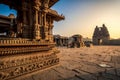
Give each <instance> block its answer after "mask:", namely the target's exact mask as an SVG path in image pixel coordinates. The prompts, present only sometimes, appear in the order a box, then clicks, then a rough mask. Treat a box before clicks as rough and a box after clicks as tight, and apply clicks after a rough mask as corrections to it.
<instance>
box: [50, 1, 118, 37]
mask: <svg viewBox="0 0 120 80" xmlns="http://www.w3.org/2000/svg"><path fill="white" fill-rule="evenodd" d="M52 9H55V10H57V11H58V13H60V14H63V15H64V16H65V20H64V21H60V22H57V23H55V25H54V30H53V31H54V34H60V35H63V36H71V35H73V34H81V35H83V37H89V38H92V36H93V32H94V28H95V27H96V26H99V27H102V24H105V25H106V26H107V28H108V30H109V33H110V37H111V38H120V0H60V1H59V2H57V3H56V4H55V5H54V6H53V7H52Z"/></svg>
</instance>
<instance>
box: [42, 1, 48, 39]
mask: <svg viewBox="0 0 120 80" xmlns="http://www.w3.org/2000/svg"><path fill="white" fill-rule="evenodd" d="M48 4H49V0H45V1H44V3H43V5H44V9H43V15H44V19H43V20H44V21H43V23H44V34H45V40H49V36H48V26H47V25H46V14H47V13H48Z"/></svg>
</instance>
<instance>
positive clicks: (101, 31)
mask: <svg viewBox="0 0 120 80" xmlns="http://www.w3.org/2000/svg"><path fill="white" fill-rule="evenodd" d="M109 40H110V34H109V32H108V29H107V27H106V26H105V24H103V25H102V27H98V26H96V28H95V30H94V33H93V44H94V45H104V44H106V43H107V42H108V41H109Z"/></svg>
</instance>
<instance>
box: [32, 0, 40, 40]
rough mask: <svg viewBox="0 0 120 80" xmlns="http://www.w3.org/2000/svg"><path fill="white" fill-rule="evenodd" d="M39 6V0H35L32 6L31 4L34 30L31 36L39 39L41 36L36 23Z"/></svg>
mask: <svg viewBox="0 0 120 80" xmlns="http://www.w3.org/2000/svg"><path fill="white" fill-rule="evenodd" d="M40 6H41V3H40V1H39V0H35V2H34V6H33V9H34V24H33V26H34V31H33V38H34V39H36V40H40V39H41V37H40V25H39V24H38V20H39V18H38V17H39V16H38V15H39V14H38V12H39V10H40Z"/></svg>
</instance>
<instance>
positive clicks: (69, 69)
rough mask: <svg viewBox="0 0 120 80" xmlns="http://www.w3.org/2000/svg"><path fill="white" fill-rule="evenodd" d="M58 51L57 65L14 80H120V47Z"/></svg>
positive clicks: (64, 49)
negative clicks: (58, 60) (58, 59)
mask: <svg viewBox="0 0 120 80" xmlns="http://www.w3.org/2000/svg"><path fill="white" fill-rule="evenodd" d="M58 49H59V50H60V51H61V52H60V54H58V55H59V57H60V64H59V65H57V66H55V67H51V68H50V69H45V70H43V71H37V72H35V73H32V76H30V75H29V74H27V75H25V76H24V77H19V78H16V80H120V46H93V47H91V48H88V47H83V48H58ZM14 80H15V79H14Z"/></svg>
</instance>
